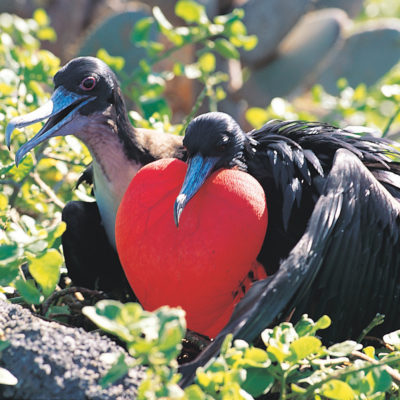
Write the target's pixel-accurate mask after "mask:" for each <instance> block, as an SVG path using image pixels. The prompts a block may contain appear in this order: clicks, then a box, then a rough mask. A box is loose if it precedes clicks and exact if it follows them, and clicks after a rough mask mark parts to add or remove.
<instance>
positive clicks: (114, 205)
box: [93, 161, 140, 248]
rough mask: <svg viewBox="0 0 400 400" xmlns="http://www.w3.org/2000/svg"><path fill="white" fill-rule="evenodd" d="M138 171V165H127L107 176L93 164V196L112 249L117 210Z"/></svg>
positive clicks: (95, 163) (96, 164)
mask: <svg viewBox="0 0 400 400" xmlns="http://www.w3.org/2000/svg"><path fill="white" fill-rule="evenodd" d="M139 169H140V166H139V165H137V164H135V163H127V164H126V165H125V166H123V167H121V168H120V170H119V171H118V172H117V171H115V173H114V174H112V176H108V175H106V174H105V173H104V171H103V169H102V167H101V166H100V165H99V164H98V163H97V162H96V161H94V162H93V180H94V194H95V197H96V201H97V206H98V208H99V212H100V215H101V219H102V222H103V226H104V229H105V231H106V234H107V237H108V239H109V240H110V243H111V244H112V246H113V247H114V248H115V247H116V245H115V218H116V215H117V210H118V207H119V204H120V203H121V200H122V197H123V195H124V193H125V191H126V189H127V187H128V186H129V183H130V182H131V180H132V178H133V177H134V176H135V175H136V173H137V172H138V171H139Z"/></svg>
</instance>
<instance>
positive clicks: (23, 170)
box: [9, 153, 33, 182]
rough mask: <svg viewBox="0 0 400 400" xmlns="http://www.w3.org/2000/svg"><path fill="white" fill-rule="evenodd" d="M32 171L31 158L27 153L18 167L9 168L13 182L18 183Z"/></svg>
mask: <svg viewBox="0 0 400 400" xmlns="http://www.w3.org/2000/svg"><path fill="white" fill-rule="evenodd" d="M32 169H33V157H32V155H31V154H30V153H28V154H27V155H26V156H25V157H24V158H23V159H22V161H21V162H20V164H19V165H18V167H17V166H16V165H14V166H13V168H11V170H10V171H9V174H10V175H11V176H12V177H13V178H14V179H15V181H17V182H20V181H22V179H24V178H25V177H26V176H27V175H28V174H29V173H30V172H31V171H32Z"/></svg>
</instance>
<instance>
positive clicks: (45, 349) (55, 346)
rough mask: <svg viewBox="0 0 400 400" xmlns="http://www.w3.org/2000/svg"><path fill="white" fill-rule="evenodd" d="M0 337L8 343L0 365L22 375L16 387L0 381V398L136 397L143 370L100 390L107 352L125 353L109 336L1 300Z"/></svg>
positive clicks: (54, 399) (101, 398)
mask: <svg viewBox="0 0 400 400" xmlns="http://www.w3.org/2000/svg"><path fill="white" fill-rule="evenodd" d="M0 334H1V335H0V340H7V341H9V343H10V345H9V346H8V347H7V348H6V349H5V350H3V352H2V353H1V355H0V366H2V367H4V368H6V369H8V370H9V371H10V372H11V373H12V374H13V375H14V376H15V377H17V379H18V384H17V385H16V386H7V385H0V398H1V399H19V400H24V399H26V400H41V399H43V400H49V399H52V400H64V399H65V400H67V399H68V400H71V399H74V400H88V399H91V400H95V399H96V400H103V399H104V400H105V399H118V400H120V399H121V400H122V399H133V398H135V395H136V390H137V387H138V383H139V382H140V380H141V378H142V377H143V376H144V370H143V369H140V368H138V369H133V370H131V371H130V372H129V374H128V375H127V376H125V377H124V378H123V379H120V380H118V381H116V382H115V383H114V384H112V385H110V386H108V387H107V388H104V389H102V388H101V386H100V385H99V384H98V381H99V379H100V378H101V377H102V376H103V375H105V373H106V372H107V371H108V369H109V368H110V366H111V365H110V364H109V363H107V362H106V361H105V359H106V357H105V356H104V355H105V354H110V353H111V354H120V353H121V352H122V353H125V355H126V357H127V360H129V358H130V357H129V355H128V354H127V353H126V352H125V351H124V349H123V348H122V347H120V346H118V345H117V344H116V343H115V342H113V341H112V340H111V339H109V338H108V337H106V336H101V335H100V334H98V333H88V332H86V331H85V330H83V329H82V328H70V327H66V326H64V325H61V324H58V323H56V322H48V321H45V320H43V319H40V318H37V317H35V316H34V315H32V314H31V313H30V312H29V311H28V310H26V309H24V308H22V307H21V306H18V305H13V304H10V303H7V302H4V301H0Z"/></svg>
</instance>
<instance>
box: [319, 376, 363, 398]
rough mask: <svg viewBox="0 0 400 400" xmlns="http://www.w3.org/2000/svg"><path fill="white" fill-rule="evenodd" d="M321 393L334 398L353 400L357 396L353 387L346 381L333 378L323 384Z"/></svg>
mask: <svg viewBox="0 0 400 400" xmlns="http://www.w3.org/2000/svg"><path fill="white" fill-rule="evenodd" d="M321 394H322V395H323V396H325V397H327V398H328V399H333V400H352V399H355V398H356V395H355V393H354V392H353V389H352V388H351V387H350V386H349V385H348V384H347V383H346V382H342V381H339V380H337V379H332V380H331V381H329V382H328V383H325V384H324V385H323V386H322V389H321Z"/></svg>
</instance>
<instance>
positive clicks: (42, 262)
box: [28, 249, 63, 296]
mask: <svg viewBox="0 0 400 400" xmlns="http://www.w3.org/2000/svg"><path fill="white" fill-rule="evenodd" d="M28 259H29V261H30V264H29V272H30V273H31V274H32V276H33V278H34V279H35V281H36V282H37V283H38V284H39V285H40V287H41V288H42V290H43V293H44V295H45V296H49V295H50V294H51V293H53V291H54V289H55V288H56V286H57V283H58V281H59V279H60V267H61V265H62V263H63V257H62V255H61V254H60V253H59V252H58V251H57V250H55V249H49V250H48V251H47V252H46V253H45V254H44V255H42V256H39V257H28Z"/></svg>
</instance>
